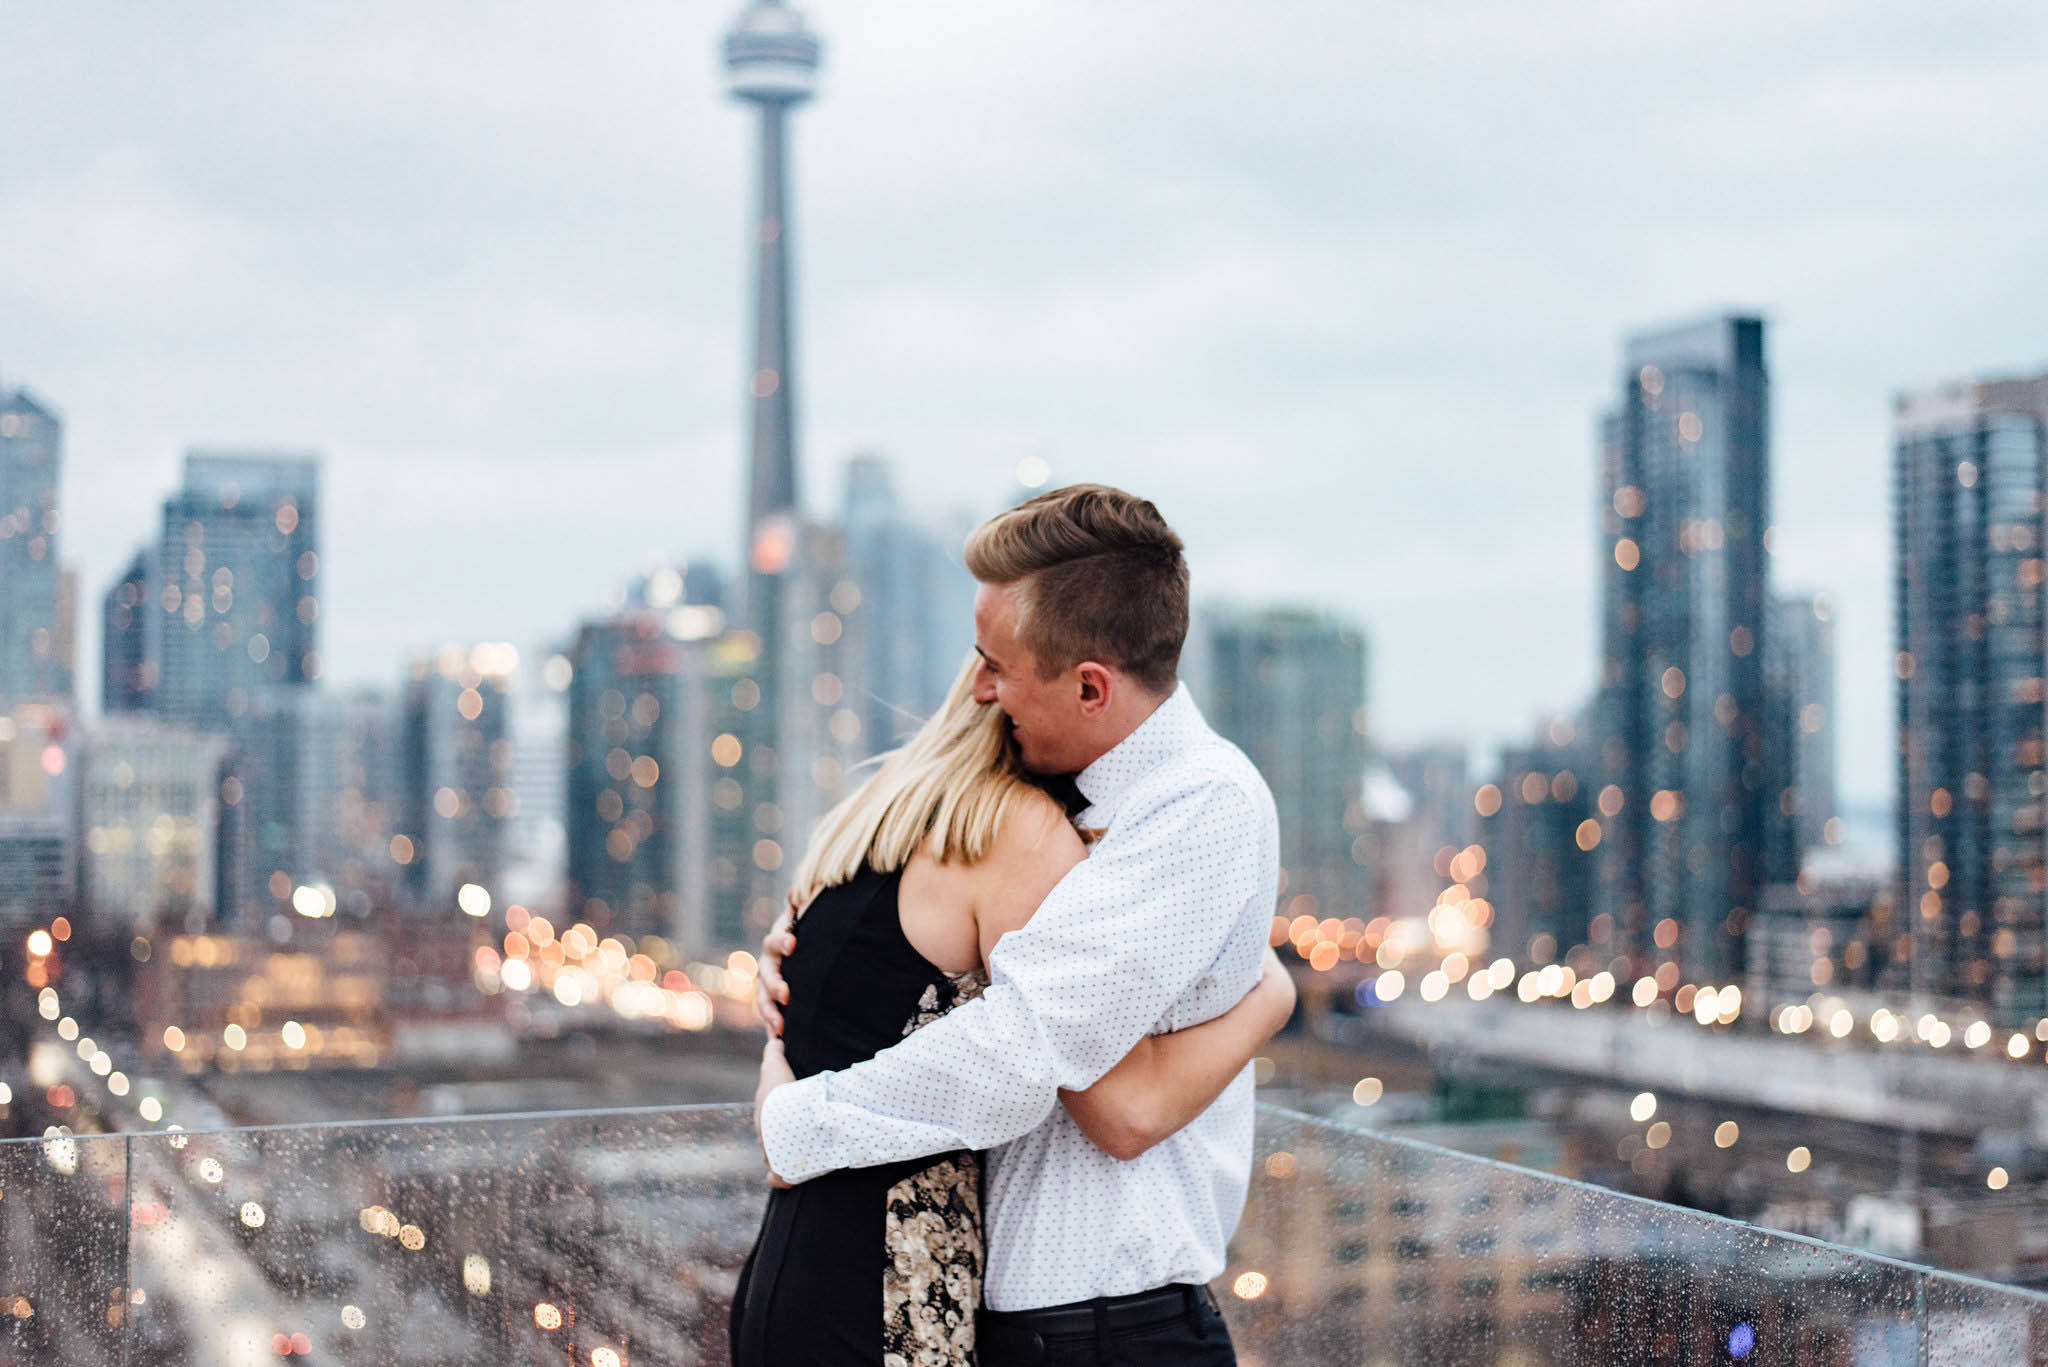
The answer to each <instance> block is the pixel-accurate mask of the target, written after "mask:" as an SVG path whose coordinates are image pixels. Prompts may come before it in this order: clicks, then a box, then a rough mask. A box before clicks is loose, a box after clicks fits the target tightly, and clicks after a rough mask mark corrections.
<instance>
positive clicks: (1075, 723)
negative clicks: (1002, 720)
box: [974, 584, 1085, 774]
mask: <svg viewBox="0 0 2048 1367" xmlns="http://www.w3.org/2000/svg"><path fill="white" fill-rule="evenodd" d="M1017 617H1018V613H1017V586H1016V585H1014V584H983V585H982V586H981V588H980V590H979V591H978V592H977V593H976V594H975V595H974V648H975V650H976V651H977V652H978V653H979V654H980V656H981V664H980V667H979V668H978V669H977V670H976V671H975V675H974V699H975V701H976V702H982V703H991V702H992V703H994V704H995V705H996V706H997V707H999V708H1001V709H1002V710H1003V715H1004V716H1006V717H1008V718H1009V719H1010V734H1011V735H1012V736H1014V737H1015V738H1016V741H1017V750H1018V753H1019V754H1021V755H1022V756H1023V760H1024V767H1025V768H1027V769H1029V770H1031V771H1032V772H1034V773H1040V774H1064V773H1071V772H1073V771H1074V770H1076V769H1079V768H1082V767H1083V766H1082V765H1081V764H1077V763H1074V762H1073V759H1072V757H1074V756H1075V755H1076V754H1077V753H1078V752H1079V751H1080V750H1082V749H1084V748H1085V745H1084V744H1083V743H1082V742H1081V741H1080V738H1079V737H1078V736H1077V735H1076V732H1077V731H1078V730H1079V729H1080V727H1081V726H1082V724H1083V717H1082V714H1081V709H1080V703H1079V686H1078V683H1077V682H1076V680H1075V678H1074V677H1073V671H1072V670H1068V671H1065V672H1063V673H1061V674H1057V675H1055V676H1054V677H1052V678H1050V679H1041V678H1039V677H1038V661H1037V659H1036V658H1035V657H1034V656H1033V655H1032V654H1031V650H1030V648H1029V647H1028V646H1026V645H1025V644H1024V643H1023V642H1022V641H1020V640H1019V639H1018V638H1017Z"/></svg>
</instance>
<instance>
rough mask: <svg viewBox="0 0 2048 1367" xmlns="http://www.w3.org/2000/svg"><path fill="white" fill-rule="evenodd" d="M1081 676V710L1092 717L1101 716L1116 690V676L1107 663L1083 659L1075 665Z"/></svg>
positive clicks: (1076, 671)
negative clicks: (1102, 663)
mask: <svg viewBox="0 0 2048 1367" xmlns="http://www.w3.org/2000/svg"><path fill="white" fill-rule="evenodd" d="M1074 672H1075V673H1076V674H1077V675H1078V676H1079V677H1080V681H1081V684H1080V687H1081V693H1080V698H1081V711H1082V712H1083V713H1084V714H1086V715H1088V716H1091V717H1099V716H1101V715H1102V713H1103V712H1104V711H1106V710H1107V709H1108V707H1109V699H1110V695H1111V694H1112V693H1113V692H1114V691H1115V688H1116V681H1115V676H1114V675H1113V674H1112V673H1111V672H1110V669H1109V667H1108V666H1107V665H1101V664H1097V663H1096V662H1095V661H1093V660H1083V661H1082V662H1081V663H1080V664H1078V665H1076V666H1075V667H1074Z"/></svg>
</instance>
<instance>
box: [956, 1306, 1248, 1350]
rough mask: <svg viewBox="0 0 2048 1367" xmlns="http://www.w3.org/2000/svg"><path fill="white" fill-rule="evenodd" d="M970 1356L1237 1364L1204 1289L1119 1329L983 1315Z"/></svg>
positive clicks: (1226, 1332)
mask: <svg viewBox="0 0 2048 1367" xmlns="http://www.w3.org/2000/svg"><path fill="white" fill-rule="evenodd" d="M975 1357H976V1359H977V1360H978V1361H979V1362H980V1364H981V1367H1237V1353H1236V1350H1234V1349H1233V1348H1232V1347H1231V1346H1230V1329H1229V1327H1228V1326H1227V1325H1225V1324H1224V1323H1223V1316H1222V1315H1221V1314H1219V1313H1218V1312H1217V1310H1216V1302H1215V1301H1214V1300H1212V1299H1211V1298H1210V1296H1209V1295H1208V1293H1207V1292H1203V1293H1201V1294H1200V1295H1197V1296H1191V1297H1190V1298H1189V1301H1188V1304H1187V1306H1186V1308H1185V1309H1184V1310H1182V1311H1181V1312H1180V1313H1178V1314H1176V1315H1174V1316H1173V1317H1172V1318H1171V1319H1167V1320H1163V1321H1160V1322H1157V1323H1153V1324H1147V1325H1143V1326H1139V1327H1136V1328H1131V1329H1123V1330H1117V1329H1110V1328H1106V1327H1101V1326H1098V1328H1097V1329H1096V1330H1094V1331H1093V1332H1087V1331H1084V1332H1081V1333H1064V1334H1043V1333H1039V1332H1037V1331H1036V1330H1035V1329H1033V1328H1032V1327H1031V1325H1030V1323H1029V1317H1028V1315H1020V1316H1001V1317H992V1316H990V1315H987V1314H984V1315H983V1316H982V1317H981V1319H980V1321H979V1322H978V1323H977V1324H976V1326H975Z"/></svg>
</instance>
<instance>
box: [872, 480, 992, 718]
mask: <svg viewBox="0 0 2048 1367" xmlns="http://www.w3.org/2000/svg"><path fill="white" fill-rule="evenodd" d="M843 525H844V528H845V535H846V568H847V577H848V579H849V580H850V581H851V582H852V584H853V585H854V593H855V594H856V595H857V597H858V601H857V602H856V603H855V606H854V612H855V613H856V614H857V619H856V620H857V622H858V627H859V631H858V635H859V638H860V639H859V641H858V643H857V647H856V649H854V650H853V651H852V652H850V653H849V658H848V659H847V660H846V680H845V682H846V692H847V696H848V697H849V698H850V699H853V700H854V705H855V706H856V707H857V709H858V710H859V712H860V714H861V717H862V722H863V725H862V730H863V733H864V735H863V740H864V748H865V749H866V750H867V751H868V752H869V753H873V752H874V751H878V750H886V749H889V748H891V747H893V746H895V745H896V744H898V743H899V742H901V741H902V740H903V739H905V738H906V737H907V736H908V735H909V733H910V732H912V731H915V730H916V729H917V727H918V726H919V725H920V724H921V723H922V722H923V721H924V719H925V718H926V717H928V716H930V715H931V714H932V713H933V712H935V711H937V710H938V706H939V704H940V703H941V702H943V701H944V700H945V694H946V689H947V688H948V687H949V686H951V684H952V682H953V680H954V678H955V677H957V676H958V674H959V672H960V668H961V665H962V664H963V662H964V661H965V660H966V658H967V653H968V651H969V650H970V649H972V648H973V645H974V577H973V576H972V575H970V574H968V572H967V568H966V566H964V565H962V564H961V563H960V559H959V556H958V554H957V552H954V551H953V550H952V548H949V547H948V545H947V544H946V540H945V539H943V538H942V536H941V535H940V534H939V533H937V532H935V531H933V530H932V529H931V528H930V527H928V526H926V525H925V524H924V523H923V522H921V521H920V520H919V519H918V518H917V517H916V516H915V515H914V514H913V513H912V512H911V511H910V510H909V509H907V508H905V507H904V506H903V503H902V501H901V500H900V499H899V498H898V496H897V493H896V486H895V479H894V476H893V475H892V473H891V470H890V466H889V462H888V461H887V460H886V459H884V458H883V457H881V456H878V455H872V454H869V455H859V456H855V457H854V458H853V459H852V460H850V461H848V462H847V464H846V504H845V514H844V518H843ZM846 597H847V595H842V600H843V599H844V598H846Z"/></svg>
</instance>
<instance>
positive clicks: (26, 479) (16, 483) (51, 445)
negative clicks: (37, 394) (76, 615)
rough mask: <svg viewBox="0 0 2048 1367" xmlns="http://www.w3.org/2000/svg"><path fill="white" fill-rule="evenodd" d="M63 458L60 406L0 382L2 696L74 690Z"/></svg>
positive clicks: (49, 695)
mask: <svg viewBox="0 0 2048 1367" xmlns="http://www.w3.org/2000/svg"><path fill="white" fill-rule="evenodd" d="M63 463H64V424H63V421H62V420H61V419H60V418H59V417H58V416H57V414H56V413H55V411H53V410H52V409H50V408H49V407H48V406H46V405H45V404H43V403H42V402H40V401H38V400H37V399H36V398H34V397H33V396H32V395H30V394H29V393H28V392H27V391H25V390H21V389H14V390H0V702H4V701H7V700H9V699H17V700H18V699H24V698H55V697H68V696H69V695H70V692H71V679H70V672H69V670H68V669H67V668H66V665H65V659H64V640H63V638H64V636H65V634H66V632H67V631H68V626H67V625H66V624H64V623H62V622H61V621H60V614H59V606H60V605H59V599H60V597H61V596H62V595H61V590H60V584H59V578H60V571H59V568H58V563H57V536H58V518H57V490H58V484H59V481H60V478H61V476H62V473H63Z"/></svg>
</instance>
